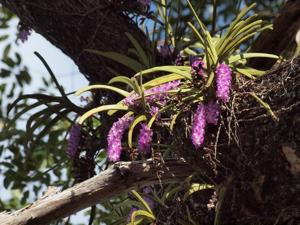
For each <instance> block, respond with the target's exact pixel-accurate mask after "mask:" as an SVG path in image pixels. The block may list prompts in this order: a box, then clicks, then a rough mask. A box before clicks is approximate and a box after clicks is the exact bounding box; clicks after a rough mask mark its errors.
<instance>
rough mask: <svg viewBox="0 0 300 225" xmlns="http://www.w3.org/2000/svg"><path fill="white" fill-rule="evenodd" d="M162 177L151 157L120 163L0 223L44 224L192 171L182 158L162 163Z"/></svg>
mask: <svg viewBox="0 0 300 225" xmlns="http://www.w3.org/2000/svg"><path fill="white" fill-rule="evenodd" d="M164 168H165V169H164V173H163V175H162V177H161V179H158V177H157V174H156V172H157V168H156V167H155V165H154V163H153V161H152V160H149V161H147V162H119V163H116V164H114V165H113V166H111V167H110V168H108V169H107V170H105V171H104V172H102V173H100V174H98V175H97V176H95V177H93V178H91V179H89V180H86V181H84V182H82V183H80V184H77V185H75V186H74V187H71V188H69V189H67V190H64V191H62V192H57V193H54V194H50V195H48V196H44V197H42V198H41V199H39V200H37V201H36V202H34V203H32V204H31V205H29V206H27V207H25V208H23V209H20V210H18V211H17V212H14V213H11V214H8V213H2V214H0V223H1V224H2V225H39V224H40V225H45V224H48V223H50V222H51V221H53V220H58V219H61V218H64V217H67V216H69V215H71V214H74V213H76V212H78V211H80V210H82V209H85V208H87V207H89V206H92V205H95V204H97V203H99V202H101V201H104V200H105V199H109V198H111V197H114V196H117V195H119V194H121V193H124V192H127V191H129V190H132V189H134V188H136V187H138V186H145V185H150V184H158V183H160V182H163V183H174V182H181V181H183V180H184V179H185V178H186V177H187V176H189V175H190V174H191V173H192V168H191V166H190V165H188V164H187V163H186V162H185V161H184V160H183V159H181V160H169V161H167V162H166V163H165V166H164Z"/></svg>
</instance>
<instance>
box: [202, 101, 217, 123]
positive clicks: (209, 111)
mask: <svg viewBox="0 0 300 225" xmlns="http://www.w3.org/2000/svg"><path fill="white" fill-rule="evenodd" d="M205 113H206V122H207V123H210V124H214V125H217V124H218V120H219V116H220V108H219V105H218V103H217V102H214V101H210V102H209V103H208V104H207V105H206V108H205Z"/></svg>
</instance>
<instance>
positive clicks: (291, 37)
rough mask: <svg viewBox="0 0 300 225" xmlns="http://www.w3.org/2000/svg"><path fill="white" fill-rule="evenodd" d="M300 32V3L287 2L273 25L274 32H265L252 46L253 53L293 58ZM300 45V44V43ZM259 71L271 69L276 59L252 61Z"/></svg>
mask: <svg viewBox="0 0 300 225" xmlns="http://www.w3.org/2000/svg"><path fill="white" fill-rule="evenodd" d="M298 30H300V1H291V0H290V1H287V2H286V4H284V5H283V7H282V9H281V10H280V12H279V14H278V16H277V18H276V19H275V21H274V23H273V30H267V31H265V32H263V33H262V34H261V35H260V36H259V37H258V38H257V39H256V41H255V42H254V44H253V45H252V46H251V51H252V52H264V53H271V54H276V55H284V56H286V57H292V56H293V51H294V50H295V48H296V46H297V43H296V40H295V38H296V34H297V32H298ZM299 44H300V43H299ZM250 62H251V63H250V64H251V66H253V67H255V68H258V69H264V70H267V69H270V68H271V67H272V65H274V63H275V62H276V60H274V59H267V58H256V59H253V60H251V61H250Z"/></svg>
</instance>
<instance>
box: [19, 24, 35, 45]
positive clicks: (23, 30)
mask: <svg viewBox="0 0 300 225" xmlns="http://www.w3.org/2000/svg"><path fill="white" fill-rule="evenodd" d="M18 29H19V34H18V38H19V39H20V40H21V41H22V42H23V43H24V42H25V41H27V40H28V37H29V35H30V34H31V32H32V29H31V28H30V27H28V26H25V25H24V24H19V25H18Z"/></svg>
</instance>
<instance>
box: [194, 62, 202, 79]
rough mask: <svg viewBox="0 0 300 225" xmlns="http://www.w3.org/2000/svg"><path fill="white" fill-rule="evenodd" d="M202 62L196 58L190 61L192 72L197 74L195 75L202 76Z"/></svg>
mask: <svg viewBox="0 0 300 225" xmlns="http://www.w3.org/2000/svg"><path fill="white" fill-rule="evenodd" d="M203 68H204V62H203V61H202V60H200V59H196V60H194V61H193V62H192V74H193V75H197V77H203V76H204V71H203Z"/></svg>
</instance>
